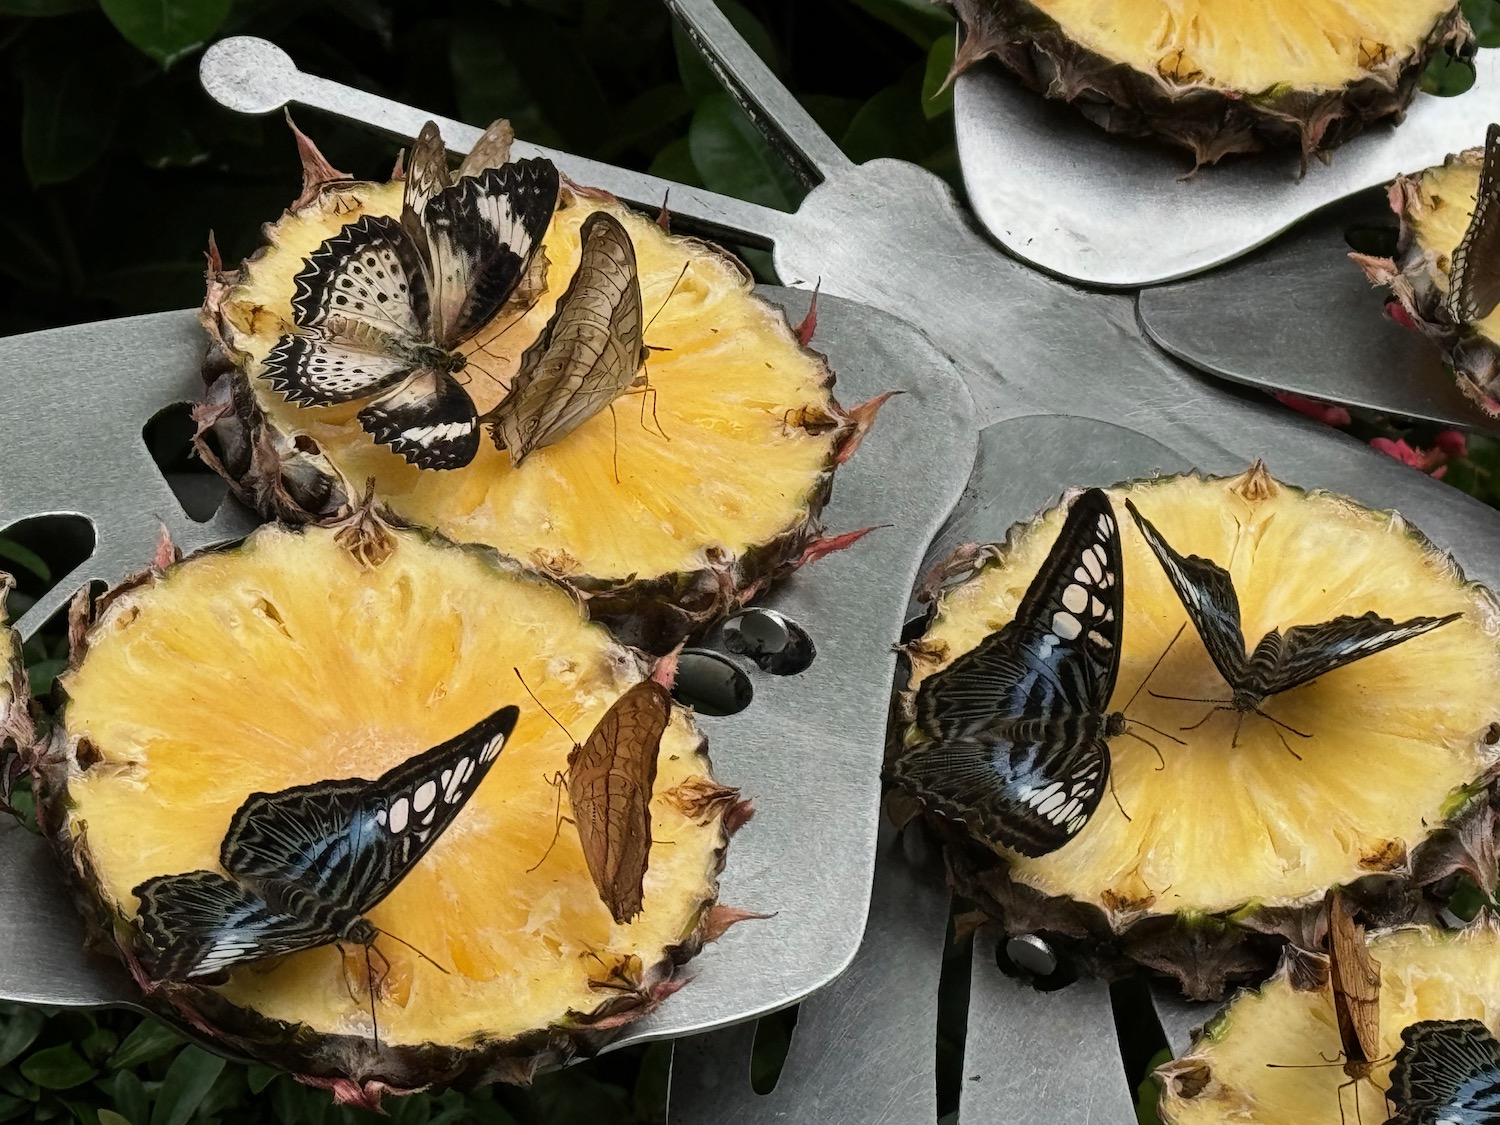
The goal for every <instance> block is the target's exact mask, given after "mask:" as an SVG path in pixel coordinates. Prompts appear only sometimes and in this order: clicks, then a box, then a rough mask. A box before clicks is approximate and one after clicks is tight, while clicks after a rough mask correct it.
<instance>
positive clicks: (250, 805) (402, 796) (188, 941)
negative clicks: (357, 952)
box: [133, 706, 518, 981]
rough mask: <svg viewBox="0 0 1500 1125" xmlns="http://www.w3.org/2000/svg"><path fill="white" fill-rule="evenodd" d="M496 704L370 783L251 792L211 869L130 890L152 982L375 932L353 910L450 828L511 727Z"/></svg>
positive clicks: (371, 937)
mask: <svg viewBox="0 0 1500 1125" xmlns="http://www.w3.org/2000/svg"><path fill="white" fill-rule="evenodd" d="M517 716H518V711H517V709H516V708H515V707H513V706H509V707H502V708H500V710H498V711H496V712H495V713H494V714H492V715H490V716H489V717H488V718H485V719H483V720H481V721H480V722H479V723H477V724H475V725H474V726H473V727H470V728H469V729H468V730H466V731H464V732H463V733H461V734H459V735H456V736H455V737H453V738H451V739H449V740H448V741H447V742H444V743H442V744H441V745H439V746H435V747H433V748H432V749H431V750H428V751H426V752H424V753H421V754H418V755H416V756H415V757H413V758H409V759H408V760H406V761H405V762H402V763H401V764H400V765H398V766H396V767H395V768H393V769H391V770H389V771H387V772H386V773H384V774H382V775H381V776H380V777H378V778H376V779H375V780H373V781H367V780H365V779H363V778H358V777H355V778H347V779H344V780H338V781H319V782H314V783H313V784H311V785H298V786H295V787H294V788H291V789H284V790H281V791H280V792H277V793H253V794H251V795H250V796H249V797H247V798H246V799H245V801H244V803H243V804H241V805H240V807H239V809H238V811H237V812H235V814H234V817H233V818H232V819H231V821H230V824H229V830H228V832H226V833H225V835H224V840H223V843H222V844H221V845H220V849H219V865H220V866H221V867H222V868H223V871H224V873H223V874H221V873H220V872H218V871H189V872H187V873H186V874H181V875H157V876H153V877H152V878H150V879H147V880H146V881H145V882H143V883H141V885H140V886H138V887H136V888H135V890H134V892H133V893H134V894H135V895H136V897H137V898H138V899H139V900H140V910H139V912H138V914H137V918H136V921H137V925H138V927H139V930H140V935H141V938H142V942H141V943H140V944H138V947H137V956H138V957H139V958H140V960H141V963H142V966H143V967H144V968H145V970H146V972H147V973H148V975H150V976H151V977H152V978H153V979H155V980H177V981H185V980H195V979H199V978H204V977H213V976H217V975H218V974H220V973H222V972H224V971H225V970H227V969H231V968H233V967H235V966H236V965H241V964H245V963H246V962H250V961H257V960H259V959H261V958H263V957H277V956H282V955H285V954H289V953H298V952H301V951H302V950H305V949H314V948H317V947H319V946H323V945H331V944H334V943H344V942H348V943H350V944H351V945H361V946H364V947H365V948H366V949H367V950H368V949H369V948H370V946H372V945H373V944H374V942H375V940H376V937H377V936H378V934H379V933H380V931H379V930H377V929H376V928H375V926H374V924H373V923H371V922H370V920H369V919H368V918H366V917H365V914H366V913H368V912H369V911H370V910H371V909H373V908H374V907H375V906H376V905H378V904H379V903H380V902H381V900H383V899H384V898H385V897H386V896H387V895H389V894H390V893H391V891H392V890H394V889H395V887H396V885H397V884H398V883H400V882H401V880H402V879H403V878H404V877H405V876H406V874H407V872H409V871H410V870H411V869H412V867H413V866H414V865H415V864H416V862H417V861H418V860H419V859H421V858H422V856H423V855H424V854H426V852H427V850H428V849H429V848H431V847H432V845H433V844H434V843H435V842H436V841H437V838H438V837H439V836H440V835H442V833H443V831H444V830H445V829H446V828H447V827H448V826H449V825H450V824H451V823H452V822H453V819H454V817H456V816H457V815H458V813H459V811H460V810H461V809H462V808H463V807H464V804H465V803H466V802H467V801H468V799H469V798H470V797H471V796H473V794H474V791H475V790H476V789H477V788H478V786H479V783H480V782H481V781H483V780H484V777H485V775H486V774H487V773H488V772H489V770H490V767H491V766H493V765H494V764H495V761H496V759H497V758H498V757H499V756H500V751H501V750H502V749H503V748H504V746H505V741H506V739H507V738H508V737H509V736H510V733H511V731H512V730H514V729H515V725H516V718H517Z"/></svg>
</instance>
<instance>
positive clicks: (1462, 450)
mask: <svg viewBox="0 0 1500 1125" xmlns="http://www.w3.org/2000/svg"><path fill="white" fill-rule="evenodd" d="M1437 447H1438V448H1439V449H1441V450H1442V451H1443V453H1444V454H1446V455H1447V456H1449V457H1467V456H1468V455H1469V444H1468V442H1467V441H1466V440H1465V438H1464V435H1463V432H1462V431H1460V430H1444V431H1443V432H1442V433H1440V434H1438V436H1437Z"/></svg>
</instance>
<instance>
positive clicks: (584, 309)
mask: <svg viewBox="0 0 1500 1125" xmlns="http://www.w3.org/2000/svg"><path fill="white" fill-rule="evenodd" d="M643 333H644V326H643V321H642V317H641V284H640V279H639V277H638V276H637V273H636V264H635V247H634V246H633V245H632V244H631V241H630V235H628V234H627V233H626V232H625V228H624V227H623V226H621V225H620V223H619V221H618V220H617V219H615V217H614V216H613V215H610V214H608V213H607V212H604V211H595V212H594V213H593V214H592V215H590V216H589V217H588V218H587V219H585V220H584V223H583V232H582V250H581V254H580V257H579V261H578V269H577V271H576V272H575V273H574V274H573V280H572V281H571V282H570V283H569V284H568V289H567V292H565V293H564V294H563V295H562V299H561V300H559V301H558V302H557V308H556V310H555V311H554V312H553V314H552V318H551V320H549V321H548V322H547V327H546V328H545V329H544V330H543V331H542V334H541V335H540V336H538V337H537V339H536V341H535V342H534V343H533V344H532V345H531V347H529V348H527V349H526V351H525V352H524V353H523V354H522V356H521V364H520V368H519V370H518V371H517V373H516V377H515V380H514V381H513V382H512V384H511V389H510V393H509V394H508V395H506V397H505V398H504V400H502V401H501V403H500V405H499V406H497V407H496V408H495V409H494V411H492V412H491V414H490V416H489V419H488V421H489V425H490V434H491V436H492V437H493V438H494V440H495V445H496V447H497V448H500V449H508V450H510V460H511V464H512V465H519V464H520V463H521V462H522V461H524V460H525V459H526V457H527V456H528V455H529V454H531V453H532V452H533V451H534V450H537V449H541V448H543V447H544V446H548V445H551V444H552V443H553V442H556V441H559V440H561V439H562V438H564V437H566V436H567V435H568V434H570V433H572V432H573V431H574V430H575V429H577V428H578V427H579V426H581V425H583V423H584V422H587V421H588V420H589V419H590V418H592V417H593V416H594V415H595V414H598V413H599V412H600V411H602V410H605V409H606V408H608V406H609V404H610V403H612V402H613V401H614V400H615V399H616V398H617V397H619V395H620V393H621V392H622V391H624V390H625V388H626V387H628V386H630V384H631V383H632V382H633V381H634V380H635V376H636V372H637V371H639V370H640V367H641V357H642V354H643V349H642V347H641V343H642V335H643Z"/></svg>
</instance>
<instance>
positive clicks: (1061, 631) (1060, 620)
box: [1052, 610, 1083, 641]
mask: <svg viewBox="0 0 1500 1125" xmlns="http://www.w3.org/2000/svg"><path fill="white" fill-rule="evenodd" d="M1052 631H1053V632H1054V633H1056V634H1057V635H1058V636H1059V637H1061V638H1062V639H1063V640H1065V641H1071V640H1072V639H1073V638H1074V637H1076V636H1078V634H1079V633H1081V632H1083V626H1082V625H1080V624H1079V623H1078V618H1076V617H1074V616H1072V615H1071V614H1067V613H1063V612H1062V611H1060V610H1059V611H1058V612H1057V613H1054V614H1053V615H1052Z"/></svg>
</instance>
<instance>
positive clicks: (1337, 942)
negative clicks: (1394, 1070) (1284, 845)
mask: <svg viewBox="0 0 1500 1125" xmlns="http://www.w3.org/2000/svg"><path fill="white" fill-rule="evenodd" d="M1327 904H1328V983H1329V987H1330V988H1331V989H1332V991H1333V1011H1334V1015H1335V1017H1336V1018H1337V1019H1338V1022H1339V1041H1340V1044H1341V1045H1342V1047H1343V1050H1344V1059H1345V1070H1346V1071H1350V1072H1351V1073H1356V1072H1363V1073H1368V1070H1369V1064H1370V1063H1373V1062H1374V1061H1375V1060H1376V1059H1378V1058H1379V1057H1380V962H1379V961H1377V960H1375V958H1373V957H1371V956H1370V950H1369V947H1368V946H1367V945H1366V944H1365V931H1364V927H1363V926H1357V925H1355V923H1354V917H1353V915H1351V914H1350V913H1349V907H1348V905H1347V904H1346V903H1345V902H1344V897H1343V895H1341V894H1339V892H1338V891H1337V890H1332V891H1329V892H1328V895H1327ZM1363 1073H1362V1074H1361V1076H1363Z"/></svg>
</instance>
